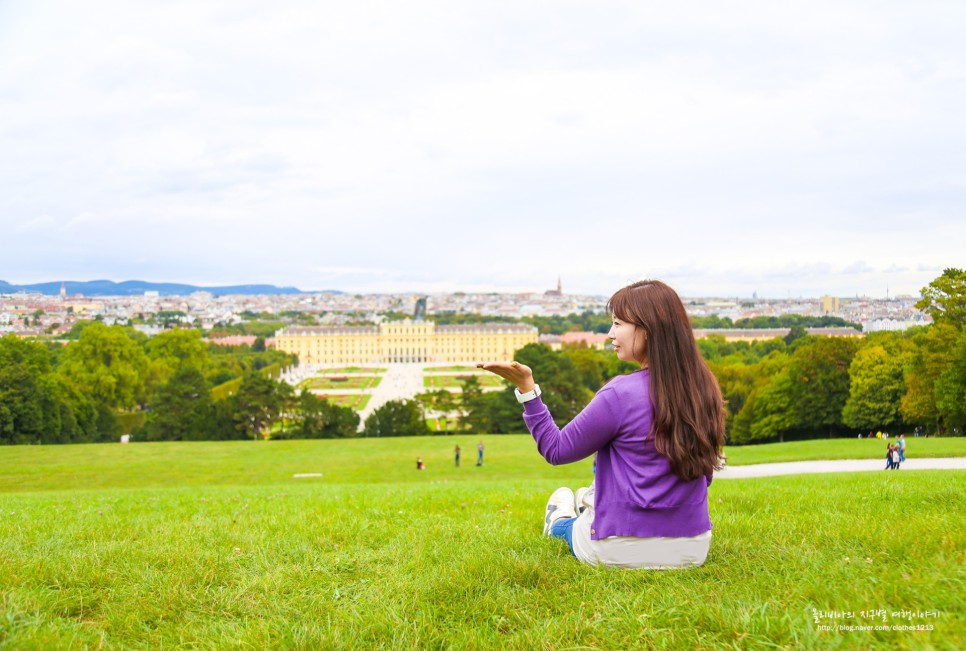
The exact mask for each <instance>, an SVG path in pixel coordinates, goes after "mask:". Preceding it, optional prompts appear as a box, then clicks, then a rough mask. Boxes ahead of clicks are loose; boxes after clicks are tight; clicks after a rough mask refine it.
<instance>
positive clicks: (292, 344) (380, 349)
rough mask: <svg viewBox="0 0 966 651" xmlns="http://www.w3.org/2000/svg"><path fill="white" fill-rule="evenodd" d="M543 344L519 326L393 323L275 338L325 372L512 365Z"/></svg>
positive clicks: (298, 330)
mask: <svg viewBox="0 0 966 651" xmlns="http://www.w3.org/2000/svg"><path fill="white" fill-rule="evenodd" d="M534 343H537V329H536V328H535V327H533V326H530V325H525V324H518V323H500V324H488V325H471V326H437V325H436V324H435V323H434V322H432V321H412V320H406V321H392V322H388V323H382V324H380V325H378V326H343V327H339V326H305V327H292V328H284V329H282V330H279V331H278V332H277V333H275V347H276V348H278V349H279V350H283V351H285V352H286V353H295V354H296V355H298V358H299V363H301V364H315V365H320V366H342V365H354V364H395V363H406V362H423V363H425V362H471V361H472V362H475V361H481V360H504V359H511V358H512V357H513V353H514V352H515V351H517V350H519V349H520V348H523V347H524V346H526V345H527V344H534Z"/></svg>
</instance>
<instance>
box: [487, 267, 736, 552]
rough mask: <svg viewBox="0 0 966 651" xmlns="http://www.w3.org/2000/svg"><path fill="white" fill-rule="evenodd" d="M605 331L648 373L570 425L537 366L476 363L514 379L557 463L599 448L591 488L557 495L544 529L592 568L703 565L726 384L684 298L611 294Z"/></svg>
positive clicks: (599, 398) (649, 289) (653, 291)
mask: <svg viewBox="0 0 966 651" xmlns="http://www.w3.org/2000/svg"><path fill="white" fill-rule="evenodd" d="M608 310H609V311H610V312H611V314H612V315H613V325H612V326H611V329H610V332H609V333H608V335H607V336H608V338H609V339H611V340H612V341H613V346H614V351H615V352H616V353H617V357H618V359H621V360H623V361H632V362H635V363H637V364H639V365H640V370H637V371H634V372H632V373H630V374H628V375H623V376H619V377H616V378H614V379H612V380H611V381H610V382H609V383H608V384H607V385H606V386H604V387H603V388H602V389H601V390H600V391H598V392H597V394H596V395H595V396H594V399H593V400H591V402H590V404H589V405H587V406H586V407H585V408H584V410H583V411H581V412H580V413H579V414H578V415H577V416H576V417H575V418H574V419H573V420H572V421H571V422H570V423H569V424H567V425H566V426H565V427H564V428H563V429H560V428H559V427H557V425H556V424H555V423H554V421H553V418H552V417H551V415H550V412H549V411H548V409H547V407H546V405H545V404H544V403H543V401H542V400H541V399H540V388H539V386H537V385H536V384H535V383H534V379H533V373H532V371H531V369H530V368H529V367H527V366H526V365H523V364H519V363H517V362H510V363H503V362H499V363H492V364H480V365H479V366H480V368H484V369H486V370H488V371H491V372H493V373H495V374H497V375H499V376H500V377H503V378H505V379H507V380H509V381H510V382H512V383H513V384H515V385H516V387H517V389H516V394H517V399H518V400H520V402H522V403H523V420H524V422H525V423H526V425H527V428H529V430H530V433H531V434H532V435H533V438H534V439H535V440H536V443H537V449H538V450H539V451H540V454H542V455H543V457H544V458H545V459H546V460H547V461H549V462H550V463H551V464H554V465H559V464H564V463H572V462H575V461H579V460H581V459H585V458H587V457H589V456H591V455H593V454H594V453H595V452H596V453H597V474H596V476H595V477H594V483H593V485H592V486H591V487H590V488H587V489H581V490H580V491H578V495H579V499H578V497H575V495H574V493H573V491H571V490H570V489H569V488H559V489H557V490H556V491H554V493H553V494H552V495H551V496H550V500H549V501H548V503H547V510H546V517H545V519H544V534H546V535H549V536H553V537H555V538H563V539H564V540H566V541H567V543H568V545H569V546H570V550H571V552H572V553H573V554H574V556H576V557H577V558H578V559H579V560H581V561H584V562H585V563H590V564H593V565H596V564H603V565H614V566H619V567H631V568H651V569H666V568H677V567H688V566H695V565H701V564H702V563H704V561H705V559H706V558H707V556H708V548H709V546H710V544H711V519H710V517H709V515H708V486H710V484H711V476H712V473H713V472H714V471H715V470H716V469H720V468H721V465H722V461H723V456H722V447H723V445H724V420H725V415H724V402H723V400H722V398H721V390H720V389H719V387H718V382H717V380H715V378H714V376H713V375H712V374H711V371H710V370H709V369H708V365H707V364H706V363H705V362H704V360H703V359H702V357H701V354H700V352H699V351H698V347H697V345H696V344H695V342H694V334H693V332H692V331H691V322H690V320H689V319H688V315H687V312H686V311H685V309H684V305H683V304H682V303H681V299H680V298H679V297H678V295H677V293H675V291H674V290H673V289H671V288H670V287H668V286H667V285H665V284H664V283H662V282H659V281H641V282H637V283H634V284H632V285H629V286H627V287H625V288H623V289H621V290H619V291H618V292H617V293H615V294H614V295H613V296H612V297H611V299H610V301H609V302H608Z"/></svg>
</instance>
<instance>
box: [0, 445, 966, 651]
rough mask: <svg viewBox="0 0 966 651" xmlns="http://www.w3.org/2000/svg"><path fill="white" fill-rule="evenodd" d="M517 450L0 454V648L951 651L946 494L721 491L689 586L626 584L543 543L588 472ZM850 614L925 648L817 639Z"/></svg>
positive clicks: (911, 478)
mask: <svg viewBox="0 0 966 651" xmlns="http://www.w3.org/2000/svg"><path fill="white" fill-rule="evenodd" d="M461 439H462V440H461ZM522 439H523V437H506V436H489V437H482V440H483V441H484V443H485V444H486V460H487V463H486V465H485V466H483V467H482V468H477V467H475V466H473V465H472V464H469V463H465V462H466V461H468V460H469V459H468V458H464V466H463V467H462V468H455V467H454V465H453V463H452V448H453V445H454V444H455V443H460V445H461V447H462V448H463V449H464V450H471V448H472V447H473V446H472V444H473V443H475V442H476V440H478V439H477V437H472V438H470V437H454V436H445V437H444V436H440V437H417V438H410V439H396V440H393V439H379V440H375V439H370V440H347V441H279V442H264V441H263V442H222V443H207V442H206V443H170V444H165V443H154V444H148V443H142V444H131V445H126V446H122V445H99V446H98V445H84V446H44V447H40V446H33V447H22V448H4V449H0V477H2V481H0V586H2V596H0V598H2V600H3V605H4V613H5V614H4V616H3V617H2V618H0V648H11V649H50V648H72V647H73V648H83V647H98V648H203V649H223V648H252V649H263V648H289V649H317V648H327V649H360V648H366V649H368V648H407V649H408V648H460V649H463V648H466V649H493V648H510V649H534V648H537V649H572V648H600V649H632V648H633V649H638V648H656V649H664V648H666V649H680V648H730V649H754V648H768V649H775V648H787V649H802V648H805V649H819V648H820V649H853V648H862V649H867V648H881V649H920V648H935V649H956V648H961V645H962V641H963V639H964V636H966V617H964V614H966V607H964V606H966V604H964V594H966V591H964V590H963V585H964V578H966V576H964V569H963V568H964V562H963V561H964V560H966V558H964V557H966V541H964V537H963V535H962V531H963V530H964V527H966V508H964V507H966V504H964V501H966V499H964V494H966V492H964V489H966V472H964V471H911V472H904V473H854V474H838V475H829V476H817V475H802V476H793V477H771V478H758V479H744V480H730V481H718V482H715V483H713V484H712V486H711V505H710V506H711V516H712V520H713V521H714V523H715V529H714V541H713V543H712V549H711V555H710V557H709V559H708V562H707V563H706V565H705V566H704V567H702V568H697V569H692V570H687V571H667V572H647V571H626V570H613V569H606V568H593V567H587V566H583V565H581V564H579V563H577V562H576V561H575V560H574V559H573V558H572V557H570V556H569V554H568V552H567V551H566V546H565V545H564V544H563V543H562V542H561V541H557V540H551V539H547V538H544V537H543V536H541V534H540V524H541V518H542V512H543V506H544V502H545V500H546V496H547V495H548V494H549V492H550V491H551V490H553V489H554V488H556V487H557V486H558V485H560V484H561V483H569V484H570V485H572V486H576V485H579V484H581V483H587V482H588V481H589V480H590V473H589V465H588V464H586V463H583V462H581V463H579V464H573V465H571V466H564V467H561V468H551V467H549V466H547V465H546V464H545V463H544V462H543V461H542V460H541V459H539V457H538V456H537V455H536V453H535V452H534V451H533V449H532V447H531V448H530V452H529V454H528V455H523V454H518V453H516V452H515V450H516V448H515V447H514V444H515V443H517V442H518V441H520V440H522ZM531 446H532V443H531ZM417 452H420V453H421V454H422V456H423V457H424V459H426V460H427V470H425V471H422V472H419V471H416V470H415V469H414V468H415V464H414V461H415V454H416V453H417ZM474 456H475V455H474ZM464 457H468V455H464ZM410 461H412V462H413V463H410ZM25 463H26V464H31V465H38V466H41V471H38V472H32V471H29V470H26V469H23V468H19V467H17V466H21V465H23V464H25ZM171 466H182V467H181V468H180V469H176V468H171ZM293 470H295V471H297V472H313V471H321V472H322V473H323V476H322V477H321V478H307V479H296V478H294V477H292V471H293ZM78 473H79V474H78ZM97 473H100V475H104V474H106V476H100V475H97ZM150 475H153V477H152V476H150ZM387 475H388V476H387ZM13 477H20V478H21V479H28V478H29V479H30V488H27V489H25V488H24V487H23V486H21V485H19V484H16V483H12V481H11V480H12V478H13ZM79 480H80V482H79ZM78 482H79V483H78ZM869 610H874V611H879V610H883V611H885V615H884V617H885V618H886V620H887V624H888V625H889V626H892V625H921V626H923V627H924V628H925V627H927V626H931V627H932V630H923V631H919V632H913V631H893V630H888V631H851V632H840V631H824V630H820V628H819V627H820V626H824V625H833V626H834V625H837V624H842V623H846V624H850V625H875V624H876V623H879V620H880V619H881V617H883V616H882V615H877V616H876V618H875V619H872V618H869V617H867V616H865V615H863V614H861V613H862V612H863V611H869ZM900 611H908V612H910V613H913V614H912V615H907V616H906V617H907V618H903V617H902V616H901V615H900V614H898V613H899V612H900ZM829 613H831V614H846V613H852V614H853V617H852V618H851V619H849V620H848V621H845V620H843V619H841V618H839V619H832V618H829V617H828V616H827V614H829ZM893 613H897V614H893ZM916 613H938V615H937V616H935V617H926V615H925V614H916ZM816 617H817V618H818V619H819V622H816V621H815V620H816Z"/></svg>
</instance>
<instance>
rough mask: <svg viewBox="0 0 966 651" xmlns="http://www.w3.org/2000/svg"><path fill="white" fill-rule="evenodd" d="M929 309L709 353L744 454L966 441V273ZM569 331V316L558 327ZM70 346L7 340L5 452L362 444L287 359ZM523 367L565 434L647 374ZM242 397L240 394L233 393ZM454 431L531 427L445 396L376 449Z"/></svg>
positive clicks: (406, 414)
mask: <svg viewBox="0 0 966 651" xmlns="http://www.w3.org/2000/svg"><path fill="white" fill-rule="evenodd" d="M917 307H919V308H920V309H922V310H924V311H926V312H928V313H929V314H930V316H932V318H933V324H931V325H929V326H925V327H919V328H913V329H910V330H906V331H903V332H880V333H871V334H868V335H866V336H864V337H862V338H844V337H819V336H812V335H807V334H805V332H804V328H803V327H800V326H799V327H793V328H792V330H791V332H790V333H789V334H788V336H786V337H784V338H775V339H771V340H767V341H756V342H729V341H726V340H725V339H724V337H722V336H715V335H712V336H710V337H707V338H704V339H701V340H699V341H698V346H699V348H700V350H701V353H702V355H703V356H704V358H705V359H706V360H707V361H708V364H709V366H710V367H711V369H712V371H713V372H714V374H715V376H716V377H717V379H718V382H719V384H720V385H721V389H722V393H723V394H724V397H725V400H726V402H727V432H728V440H729V442H731V443H734V444H743V443H755V442H765V441H776V440H777V441H780V440H786V439H789V438H816V437H827V436H844V435H852V436H854V435H855V433H856V432H859V433H865V432H867V431H873V430H874V431H879V430H884V431H889V430H903V429H905V430H908V429H911V428H912V427H914V426H922V427H923V428H925V429H926V431H929V432H935V433H939V434H949V433H953V434H961V433H962V432H963V428H964V426H966V272H964V271H963V270H960V269H946V270H945V271H944V272H943V274H942V275H941V276H939V277H938V278H936V279H935V280H934V281H933V282H932V283H930V285H929V286H928V287H925V288H923V290H922V299H921V300H920V301H919V303H917ZM554 318H556V317H554ZM75 329H76V332H72V336H76V341H74V342H73V343H71V344H70V345H67V346H62V345H60V344H54V343H48V344H44V343H40V342H35V341H28V340H22V339H19V338H17V337H15V336H13V335H8V336H6V337H3V338H0V443H74V442H87V441H105V440H116V437H117V435H118V433H119V432H120V431H121V429H122V425H121V420H122V419H123V418H125V417H128V416H132V415H133V416H136V417H137V418H135V419H134V420H135V421H136V426H135V427H134V434H135V436H137V437H139V438H142V439H145V440H190V439H230V438H249V439H257V438H268V437H271V438H274V439H280V438H292V437H349V436H357V435H358V434H359V433H358V432H357V430H358V425H359V416H358V415H357V414H356V413H355V412H354V411H353V410H351V409H349V408H344V407H338V406H336V405H332V404H330V403H328V402H326V401H325V400H323V399H320V398H318V397H316V396H315V395H313V394H311V393H309V392H307V391H303V392H301V393H298V394H297V393H296V392H295V390H294V389H293V388H292V387H291V386H289V385H287V384H285V383H282V382H277V381H275V379H273V377H272V376H273V375H275V376H277V374H278V372H279V371H280V370H281V369H282V368H283V367H285V366H287V365H289V364H293V363H295V362H296V359H295V358H294V357H293V356H290V355H287V354H285V353H282V352H279V351H274V350H264V346H261V347H259V348H260V350H253V349H251V348H248V347H246V346H243V347H223V346H213V345H208V344H206V343H205V342H204V341H203V340H202V338H201V333H200V332H199V331H197V330H169V331H165V332H163V333H161V334H159V335H157V336H155V337H152V338H148V337H146V336H145V335H143V334H141V333H139V332H137V331H135V330H132V329H131V328H127V327H122V326H106V325H104V324H102V323H97V322H94V323H90V322H88V323H85V324H83V325H81V326H77V327H76V328H75ZM515 358H516V359H517V360H518V361H520V362H522V363H524V364H527V365H529V366H531V367H532V368H533V369H534V375H535V377H537V378H539V381H540V384H541V387H542V388H543V390H544V401H545V402H547V404H548V406H549V407H550V410H551V412H552V413H553V415H554V418H555V420H556V421H557V422H558V424H560V425H563V424H565V423H567V422H569V421H570V420H571V419H572V418H573V417H574V416H575V415H576V414H577V413H578V412H579V411H580V409H582V408H583V406H584V405H586V404H587V402H588V401H589V400H590V398H591V397H592V396H593V393H594V392H595V391H597V390H598V389H599V388H600V387H601V386H603V384H604V383H606V382H607V381H608V380H609V379H610V378H612V377H614V376H616V375H619V374H622V373H626V372H628V371H630V370H633V366H632V365H629V364H627V363H626V362H620V361H619V360H617V358H616V356H615V355H614V354H613V353H611V352H608V351H601V350H596V349H592V348H588V347H586V346H584V345H573V346H565V347H563V349H562V350H560V351H554V350H551V349H550V348H549V347H546V346H544V345H542V344H529V345H527V346H525V347H524V348H522V349H520V350H519V351H517V352H516V355H515ZM227 385H230V389H231V390H230V391H219V388H221V389H224V388H225V387H226V386H227ZM427 416H429V417H431V418H433V419H436V420H437V421H438V420H440V419H442V420H443V421H444V422H446V423H447V425H446V428H445V429H447V430H449V431H462V432H480V433H483V432H486V433H494V434H499V433H511V432H519V431H520V430H521V427H522V424H521V420H520V407H519V404H518V403H517V402H516V399H515V397H514V395H513V388H512V387H510V386H507V387H506V388H505V389H503V390H500V391H491V392H484V391H483V390H482V389H481V387H480V385H479V382H478V381H476V380H475V378H473V377H470V378H467V379H466V380H465V382H464V386H463V390H462V393H460V394H458V395H457V394H453V393H450V392H447V391H430V392H425V393H423V394H420V395H419V396H417V397H416V399H414V400H405V401H391V402H389V403H387V404H386V405H383V406H382V407H380V408H378V409H376V410H375V411H374V412H373V414H371V415H370V416H369V418H367V420H366V422H365V424H364V427H363V429H362V432H361V433H362V435H364V436H400V435H413V434H427V433H431V430H430V429H429V428H428V426H427V425H426V417H427Z"/></svg>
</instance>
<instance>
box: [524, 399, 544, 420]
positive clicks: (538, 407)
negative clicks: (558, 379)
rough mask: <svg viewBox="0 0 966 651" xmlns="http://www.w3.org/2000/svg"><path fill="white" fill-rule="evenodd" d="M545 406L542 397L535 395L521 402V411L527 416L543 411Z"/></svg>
mask: <svg viewBox="0 0 966 651" xmlns="http://www.w3.org/2000/svg"><path fill="white" fill-rule="evenodd" d="M546 409H547V406H546V405H545V404H543V398H541V397H540V396H537V397H536V398H534V399H533V400H527V401H526V402H525V403H523V413H524V414H525V415H527V416H535V415H537V414H539V413H542V412H544V411H545V410H546Z"/></svg>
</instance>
